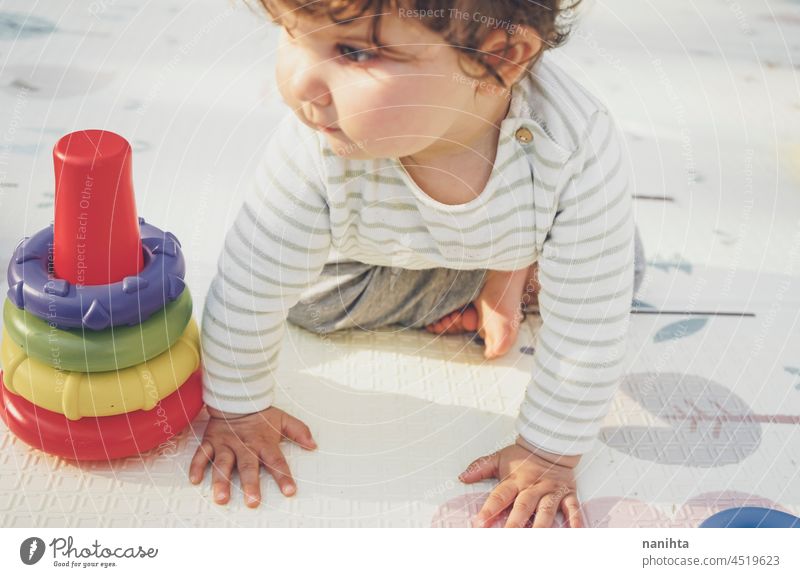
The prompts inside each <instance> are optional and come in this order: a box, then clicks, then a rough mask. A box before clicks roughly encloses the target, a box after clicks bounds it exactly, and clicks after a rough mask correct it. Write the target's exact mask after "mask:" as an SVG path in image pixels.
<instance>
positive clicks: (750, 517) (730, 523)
mask: <svg viewBox="0 0 800 577" xmlns="http://www.w3.org/2000/svg"><path fill="white" fill-rule="evenodd" d="M700 527H701V528H703V529H725V528H737V529H741V528H768V529H800V517H795V516H794V515H790V514H789V513H784V512H783V511H776V510H775V509H767V508H765V507H734V508H732V509H725V510H724V511H720V512H719V513H715V514H714V515H711V517H709V518H708V519H706V520H705V521H703V522H702V523H700Z"/></svg>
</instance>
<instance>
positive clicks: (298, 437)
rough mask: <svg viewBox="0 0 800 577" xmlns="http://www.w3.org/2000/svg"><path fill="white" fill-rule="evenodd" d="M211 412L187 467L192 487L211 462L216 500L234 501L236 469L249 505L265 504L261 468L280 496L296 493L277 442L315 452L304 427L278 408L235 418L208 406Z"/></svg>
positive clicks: (309, 433) (300, 422)
mask: <svg viewBox="0 0 800 577" xmlns="http://www.w3.org/2000/svg"><path fill="white" fill-rule="evenodd" d="M208 413H209V415H211V419H210V420H209V421H208V426H207V427H206V432H205V435H204V436H203V441H202V442H201V443H200V446H199V447H198V448H197V451H196V452H195V454H194V457H193V458H192V463H191V465H190V467H189V479H190V480H191V482H192V483H194V484H197V483H199V482H200V481H202V480H203V476H204V475H205V470H206V465H208V463H209V462H211V466H212V473H211V482H212V489H213V493H214V500H215V501H216V502H217V503H219V504H225V503H227V502H228V498H229V496H230V482H231V473H232V471H233V466H234V464H236V465H237V468H238V470H239V479H240V480H241V483H242V491H244V494H245V504H246V505H247V506H248V507H258V505H259V503H260V501H261V483H260V479H259V474H260V473H261V464H262V463H263V465H264V467H265V468H266V469H267V470H268V471H269V472H270V473H271V474H272V476H273V477H274V478H275V482H276V483H278V486H279V487H280V488H281V492H282V493H283V494H284V495H286V496H289V495H293V494H294V492H295V490H296V486H295V482H294V479H292V474H291V473H290V472H289V465H288V464H287V463H286V459H284V457H283V453H282V452H281V449H280V446H279V443H280V441H281V439H282V438H284V437H285V438H287V439H289V440H291V441H294V442H295V443H297V444H298V445H300V446H301V447H303V448H304V449H307V450H312V449H315V448H316V446H317V444H316V442H314V439H313V438H312V436H311V431H310V430H309V429H308V427H307V426H306V425H305V423H303V422H302V421H300V420H299V419H296V418H294V417H292V416H291V415H289V414H287V413H285V412H283V411H282V410H280V409H278V408H276V407H269V408H267V409H264V410H263V411H260V412H258V413H251V414H249V415H237V416H232V415H227V414H226V413H222V412H220V411H217V410H215V409H212V408H211V407H208Z"/></svg>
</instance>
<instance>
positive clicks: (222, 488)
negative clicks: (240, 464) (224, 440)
mask: <svg viewBox="0 0 800 577" xmlns="http://www.w3.org/2000/svg"><path fill="white" fill-rule="evenodd" d="M214 451H215V455H214V462H213V463H212V465H211V489H212V491H213V492H214V500H215V501H216V502H217V503H219V504H220V505H223V504H225V503H227V502H228V497H230V493H231V472H232V471H233V464H234V462H236V455H234V453H233V450H232V449H231V448H230V447H226V446H225V445H220V446H217V447H215V449H214Z"/></svg>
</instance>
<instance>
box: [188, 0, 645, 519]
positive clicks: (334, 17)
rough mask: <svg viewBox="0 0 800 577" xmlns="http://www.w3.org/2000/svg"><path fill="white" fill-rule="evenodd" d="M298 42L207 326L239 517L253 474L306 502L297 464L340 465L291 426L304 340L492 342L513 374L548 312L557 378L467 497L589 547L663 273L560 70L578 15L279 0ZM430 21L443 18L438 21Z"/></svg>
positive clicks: (283, 45)
mask: <svg viewBox="0 0 800 577" xmlns="http://www.w3.org/2000/svg"><path fill="white" fill-rule="evenodd" d="M262 3H263V5H264V7H265V8H266V9H267V11H268V12H269V14H270V15H271V17H272V19H273V21H274V22H276V23H277V24H278V25H279V26H280V27H281V40H280V46H279V51H278V57H277V84H278V87H279V90H280V93H281V96H282V98H283V99H284V100H285V102H286V103H287V104H288V105H289V106H290V107H291V109H292V110H293V111H294V114H292V115H289V116H288V118H286V119H285V120H283V121H282V122H281V123H280V124H279V126H278V127H277V128H276V130H275V131H274V133H273V134H272V135H271V137H270V140H269V142H268V144H267V147H266V151H265V154H264V156H263V161H262V163H261V164H260V167H259V169H258V173H257V178H256V184H255V186H254V187H253V188H252V190H250V191H249V192H248V193H247V196H246V198H245V201H244V203H243V205H242V207H241V210H240V211H239V213H238V215H237V218H236V220H235V222H234V224H233V227H232V228H231V229H230V231H229V232H228V233H227V236H226V239H225V245H224V248H223V250H222V253H221V255H220V258H219V267H218V272H217V274H216V276H215V278H214V279H213V281H212V283H211V287H210V289H209V293H208V295H207V299H206V305H205V309H204V313H203V323H202V344H203V359H204V373H203V378H204V399H205V401H206V404H207V405H208V411H209V414H210V420H209V423H208V427H207V429H206V431H205V435H204V438H203V441H202V443H201V444H200V446H199V448H198V449H197V452H196V453H195V455H194V458H193V459H192V462H191V465H190V470H189V476H190V479H191V481H192V482H193V483H199V482H200V481H201V480H202V478H203V476H204V474H205V468H206V466H207V465H208V464H209V463H210V462H211V463H213V466H212V471H213V472H212V486H213V492H214V497H215V499H216V501H217V502H219V503H225V502H227V500H228V499H229V495H230V477H231V474H232V472H233V470H234V468H235V469H238V472H239V476H240V480H241V485H242V489H243V492H244V494H245V502H246V504H247V505H248V506H253V507H255V506H258V503H259V502H260V500H261V494H260V489H259V475H260V466H261V465H262V464H263V465H264V467H265V468H266V469H267V470H268V471H269V472H270V474H271V475H272V476H273V477H274V479H275V481H276V482H277V484H278V486H279V487H280V489H281V491H282V493H283V494H284V495H287V496H288V495H293V494H294V493H295V491H296V486H295V482H294V480H293V478H292V474H291V472H290V470H289V466H288V464H287V462H286V460H285V459H284V457H283V454H282V452H281V449H280V447H279V443H280V441H281V440H282V439H284V438H285V439H289V440H291V441H293V442H295V443H297V444H298V445H300V446H301V447H303V448H305V449H308V450H313V449H314V448H316V446H317V445H316V442H315V441H314V439H313V437H312V434H311V431H310V430H309V428H308V427H307V426H306V425H305V424H304V423H303V422H301V421H300V420H298V419H297V418H295V417H293V416H291V415H289V414H287V413H286V412H284V411H282V410H281V409H279V408H278V407H275V406H273V404H272V403H273V399H274V391H275V385H276V378H275V370H276V368H277V359H278V356H279V353H280V350H281V342H282V339H283V336H284V331H285V322H286V321H287V319H288V320H289V321H290V322H292V323H295V324H297V325H299V326H302V327H305V328H307V329H309V330H312V331H314V332H316V333H318V334H325V333H329V332H332V331H337V330H342V329H347V328H353V327H358V328H362V329H373V328H377V327H381V326H386V325H391V324H399V325H402V326H405V327H409V328H415V329H423V328H424V329H426V330H428V331H429V332H431V333H435V334H444V333H448V334H449V333H456V332H472V333H477V335H478V336H479V337H481V338H482V340H483V344H484V355H485V357H486V358H487V359H493V358H496V357H498V356H501V355H503V354H505V353H506V352H507V351H508V350H509V349H510V348H511V347H512V346H513V345H514V342H515V340H516V337H517V333H518V330H519V324H520V320H521V316H522V314H523V310H525V309H528V310H532V309H533V308H537V309H538V311H539V313H540V314H541V318H542V326H541V329H540V330H539V332H538V335H537V341H536V343H535V345H536V346H535V352H534V357H533V365H534V369H533V374H532V376H531V380H530V383H529V386H528V389H527V391H526V395H525V399H524V401H523V403H522V406H521V408H520V412H519V416H518V418H517V420H516V424H515V433H516V434H517V437H516V439H515V442H513V443H512V444H510V445H508V446H506V447H504V448H502V449H500V450H498V451H496V452H494V453H492V454H490V455H484V456H482V457H480V458H478V459H476V460H475V461H473V462H472V463H471V464H470V465H469V466H468V467H467V468H466V469H465V470H464V472H463V473H462V474H461V475H460V476H459V479H460V480H461V481H463V482H465V483H474V482H477V481H480V480H483V479H488V478H492V477H495V478H497V479H499V480H500V481H501V482H500V483H499V484H498V485H497V487H496V488H495V489H494V491H493V492H492V493H491V496H490V497H489V498H488V499H487V500H486V502H485V504H484V505H483V508H482V509H481V511H480V512H479V513H478V515H477V517H476V518H475V519H474V520H473V525H474V526H486V525H488V524H490V523H491V522H492V520H493V519H494V518H495V517H496V516H497V515H499V514H500V513H501V512H503V511H504V510H505V509H507V508H509V507H511V509H510V513H509V516H508V521H507V522H506V526H507V527H523V526H526V524H528V523H529V522H530V518H531V517H532V516H534V514H535V519H534V521H533V526H534V527H549V526H551V525H552V524H553V522H554V520H555V515H556V513H557V511H558V510H561V512H562V513H563V515H564V518H565V519H566V520H567V521H568V524H569V526H571V527H579V526H582V523H583V521H582V517H581V514H580V504H579V502H578V499H577V495H576V484H575V475H574V469H575V467H576V465H577V464H578V462H579V460H580V458H581V455H582V454H584V453H585V452H586V451H588V450H589V449H590V448H591V446H592V444H593V441H594V439H595V437H596V435H597V432H598V430H599V427H600V424H601V422H602V420H603V418H604V416H605V414H606V412H607V410H608V408H609V403H610V401H611V398H612V396H613V395H614V392H615V390H616V388H617V385H618V384H619V382H620V380H621V377H622V373H623V361H624V358H625V352H626V350H625V345H626V332H627V328H628V323H629V320H630V307H631V301H632V298H633V295H634V293H635V290H636V289H637V288H638V286H639V284H640V283H641V281H642V274H643V268H642V266H643V265H642V263H643V262H644V259H643V252H642V250H641V245H640V243H639V241H638V232H637V230H636V227H635V224H634V222H633V212H632V198H631V192H630V180H629V171H628V167H627V164H626V162H625V159H624V156H623V150H622V145H621V138H620V135H619V132H618V129H617V128H616V125H615V124H614V121H613V120H612V117H611V116H610V114H609V112H608V110H607V109H606V108H605V107H604V106H603V104H602V103H601V102H600V101H599V100H598V99H596V98H595V97H594V96H592V95H591V94H590V93H588V92H587V91H586V89H584V88H583V87H582V86H581V85H580V84H578V83H577V82H576V81H575V80H573V79H571V78H570V77H569V76H568V75H567V74H565V73H564V72H563V71H562V70H561V69H559V68H558V67H557V66H556V65H555V64H554V63H553V62H552V61H551V59H550V57H549V55H547V54H546V50H547V49H550V48H552V47H554V46H557V45H559V44H561V43H562V42H563V41H564V40H565V38H566V31H565V30H564V29H563V28H562V26H561V24H562V20H561V17H562V16H563V14H562V7H561V6H560V5H559V4H560V3H559V2H558V1H557V0H549V1H543V2H528V1H527V0H497V1H494V0H493V1H492V2H474V1H471V0H451V1H445V0H426V1H422V0H352V1H343V0H317V1H315V2H308V3H305V2H304V1H303V0H280V1H272V0H262ZM423 7H424V8H423Z"/></svg>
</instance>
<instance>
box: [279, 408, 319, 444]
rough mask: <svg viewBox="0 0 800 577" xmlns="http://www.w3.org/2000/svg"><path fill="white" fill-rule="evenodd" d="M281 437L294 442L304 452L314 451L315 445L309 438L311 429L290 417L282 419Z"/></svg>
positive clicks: (311, 438)
mask: <svg viewBox="0 0 800 577" xmlns="http://www.w3.org/2000/svg"><path fill="white" fill-rule="evenodd" d="M281 435H283V436H284V437H286V438H287V439H289V440H290V441H294V442H295V443H297V444H298V445H300V446H301V447H303V448H304V449H306V450H311V449H316V448H317V443H316V441H314V438H313V437H312V436H311V429H309V428H308V426H307V425H306V424H305V423H304V422H303V421H301V420H300V419H297V418H295V417H293V416H291V415H286V416H285V417H284V419H283V424H282V430H281Z"/></svg>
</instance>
